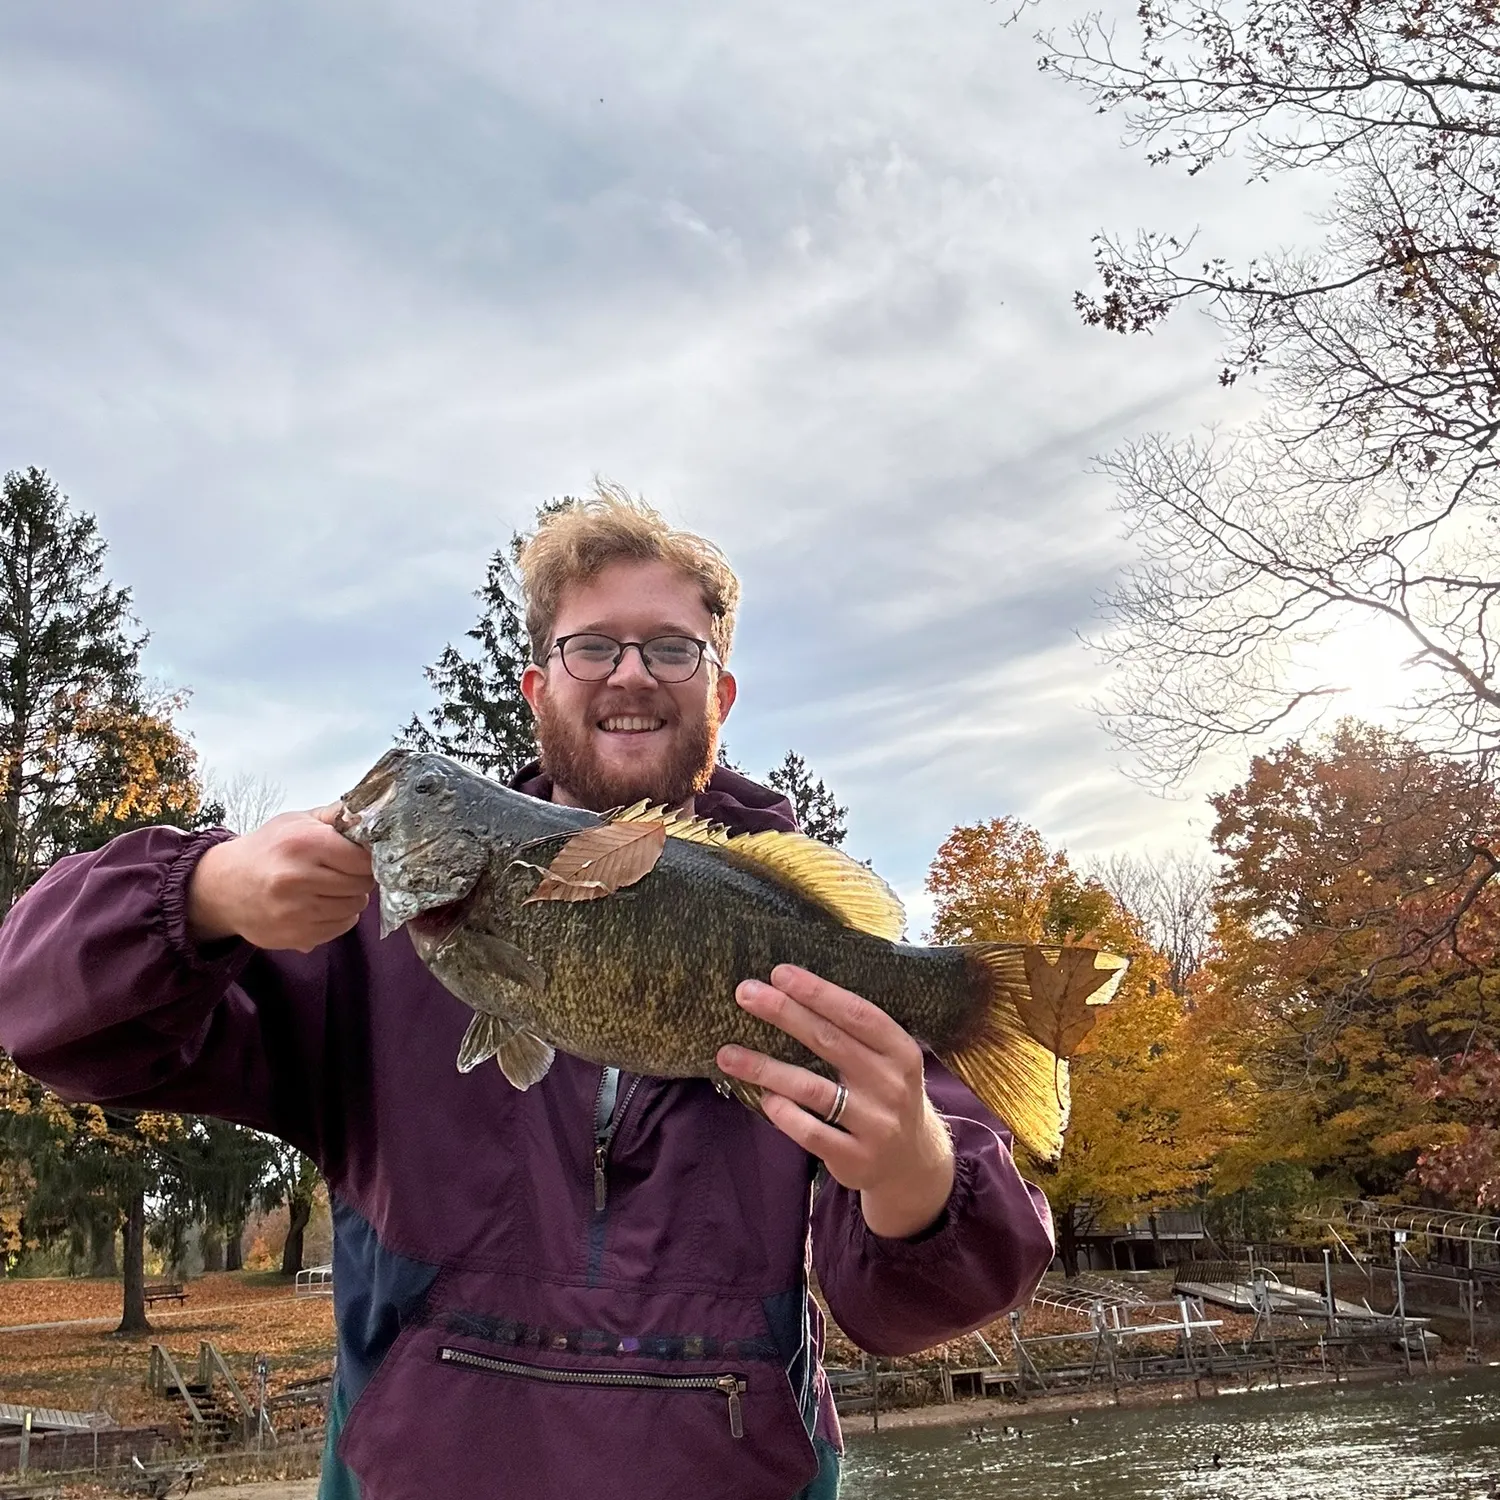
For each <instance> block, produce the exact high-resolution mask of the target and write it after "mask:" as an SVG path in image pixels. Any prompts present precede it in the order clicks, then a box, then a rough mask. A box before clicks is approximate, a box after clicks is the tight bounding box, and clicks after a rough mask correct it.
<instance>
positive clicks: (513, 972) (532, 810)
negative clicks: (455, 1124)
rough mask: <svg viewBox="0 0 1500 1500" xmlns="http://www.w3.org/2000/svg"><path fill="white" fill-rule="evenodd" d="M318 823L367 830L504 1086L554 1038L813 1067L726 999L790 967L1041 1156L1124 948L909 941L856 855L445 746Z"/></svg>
mask: <svg viewBox="0 0 1500 1500" xmlns="http://www.w3.org/2000/svg"><path fill="white" fill-rule="evenodd" d="M335 827H337V828H338V829H339V831H340V832H342V833H343V834H344V836H345V837H347V838H349V839H351V840H352V841H353V842H354V843H356V844H358V845H360V846H362V847H364V848H366V849H367V850H368V851H369V854H370V861H371V868H372V872H373V875H374V878H375V881H376V884H377V887H378V891H379V896H378V900H379V909H380V930H381V936H382V938H389V937H390V936H391V935H392V934H394V933H396V932H397V931H398V930H404V931H405V933H406V935H407V937H408V939H409V940H410V942H411V944H412V946H413V947H414V949H415V950H416V953H417V956H418V957H419V958H420V959H421V961H422V962H423V964H425V965H426V967H427V968H428V969H429V970H430V971H431V973H432V974H433V975H434V976H435V977H436V978H437V979H438V980H439V981H440V983H441V984H442V985H443V986H444V987H445V988H446V989H447V990H448V991H449V992H450V993H451V994H453V995H454V996H455V997H457V999H459V1000H461V1001H462V1002H463V1003H464V1004H465V1005H467V1006H468V1007H469V1008H470V1009H471V1010H472V1011H473V1012H474V1016H473V1018H472V1020H471V1022H470V1024H469V1028H468V1030H467V1032H466V1033H465V1035H464V1039H463V1042H462V1044H461V1046H460V1048H459V1054H458V1059H457V1062H458V1067H459V1069H460V1071H462V1072H469V1071H472V1070H473V1069H474V1068H476V1067H478V1066H480V1065H481V1064H482V1063H485V1062H487V1061H489V1059H491V1058H495V1059H496V1060H497V1062H498V1064H499V1066H500V1069H501V1070H502V1071H503V1073H504V1074H505V1077H506V1078H507V1079H509V1080H510V1082H511V1083H512V1084H513V1085H514V1086H515V1087H516V1088H518V1089H527V1088H530V1087H532V1086H533V1085H535V1084H537V1083H539V1082H540V1081H541V1080H542V1079H543V1078H545V1077H546V1075H547V1072H548V1070H549V1068H550V1067H551V1066H552V1062H553V1059H554V1057H555V1055H556V1052H557V1051H558V1050H559V1049H561V1050H562V1051H565V1052H568V1053H571V1054H572V1055H574V1056H576V1057H580V1058H583V1059H585V1060H586V1061H589V1062H593V1063H597V1064H599V1065H601V1066H609V1067H617V1068H621V1069H624V1070H627V1071H629V1072H632V1073H638V1074H643V1075H646V1076H648V1077H656V1078H705V1079H708V1080H710V1081H711V1082H713V1084H714V1085H715V1086H716V1087H717V1088H718V1089H719V1090H720V1092H722V1093H727V1094H733V1095H734V1096H736V1097H738V1098H739V1099H740V1100H741V1101H742V1102H743V1103H745V1104H746V1105H747V1106H749V1107H750V1108H751V1109H755V1110H760V1108H761V1099H762V1096H761V1091H760V1090H759V1089H758V1088H756V1087H755V1086H754V1085H752V1084H748V1083H746V1082H744V1081H742V1080H739V1079H732V1078H729V1077H727V1076H726V1075H724V1074H723V1073H722V1072H720V1070H719V1068H718V1066H717V1064H716V1062H715V1058H716V1055H717V1053H718V1050H719V1048H720V1047H722V1046H724V1045H725V1044H727V1043H735V1044H737V1045H739V1046H741V1047H744V1048H749V1049H751V1050H754V1051H758V1052H762V1053H765V1054H767V1055H768V1056H771V1057H774V1058H779V1059H780V1060H782V1061H784V1062H788V1063H794V1064H796V1065H798V1066H801V1067H804V1068H808V1069H810V1070H811V1071H813V1072H816V1073H819V1074H822V1075H823V1076H825V1077H828V1078H836V1074H835V1070H834V1069H833V1067H832V1065H831V1064H829V1063H828V1062H826V1061H825V1060H824V1059H822V1058H821V1057H819V1056H817V1055H816V1054H815V1053H813V1052H812V1051H811V1050H809V1049H808V1048H807V1047H805V1046H803V1044H802V1043H801V1042H799V1041H797V1040H796V1039H794V1038H793V1037H791V1036H788V1035H787V1034H786V1033H785V1032H784V1031H782V1030H780V1029H779V1028H778V1027H775V1026H773V1025H771V1024H770V1023H769V1022H767V1021H763V1020H761V1019H759V1018H757V1017H755V1016H752V1015H750V1014H748V1013H747V1012H746V1011H745V1010H743V1009H742V1008H741V1007H740V1006H739V1005H737V1004H736V1003H735V998H734V992H735V987H736V985H737V984H738V983H739V982H740V981H741V980H744V979H752V978H753V979H761V980H766V981H769V979H770V975H771V971H772V970H773V969H774V968H775V967H776V966H777V965H778V964H783V963H785V964H796V965H800V966H801V967H803V968H805V969H808V970H810V971H811V972H812V973H814V974H817V975H819V976H821V977H822V978H824V979H826V980H829V981H830V982H832V983H833V984H836V985H840V986H842V987H843V988H845V989H847V990H851V991H853V992H854V993H855V994H858V995H861V996H863V997H864V998H865V999H867V1000H869V1001H870V1002H871V1003H873V1004H874V1005H876V1006H878V1007H879V1008H880V1009H881V1010H883V1011H885V1012H886V1014H887V1015H889V1016H891V1017H892V1018H893V1019H894V1020H895V1021H896V1022H898V1023H899V1024H900V1025H901V1026H902V1027H903V1028H904V1029H905V1030H906V1031H908V1032H909V1033H910V1034H911V1035H912V1036H914V1037H915V1038H917V1039H918V1040H919V1041H920V1042H921V1043H922V1044H923V1045H924V1046H926V1047H927V1048H929V1049H930V1050H931V1052H932V1054H933V1055H934V1056H935V1057H936V1058H937V1059H938V1060H939V1061H940V1062H941V1063H942V1064H943V1065H944V1066H945V1067H947V1068H948V1069H950V1070H951V1071H952V1072H953V1073H954V1074H956V1075H957V1076H958V1077H959V1078H960V1079H962V1081H963V1082H964V1083H965V1084H967V1085H968V1087H969V1088H970V1089H971V1090H972V1091H973V1092H974V1093H975V1094H976V1095H977V1096H978V1097H979V1098H980V1100H981V1101H982V1102H983V1103H984V1104H985V1105H986V1107H987V1108H989V1109H990V1110H991V1111H992V1112H993V1113H994V1114H996V1115H998V1116H999V1117H1000V1118H1001V1119H1002V1120H1003V1121H1004V1122H1005V1123H1006V1124H1007V1125H1008V1126H1009V1128H1010V1130H1011V1132H1012V1134H1013V1136H1014V1137H1015V1139H1016V1140H1017V1141H1018V1142H1019V1143H1020V1144H1021V1145H1022V1146H1023V1147H1024V1148H1025V1149H1026V1150H1027V1152H1029V1153H1030V1155H1031V1156H1032V1157H1033V1158H1035V1159H1036V1160H1038V1161H1040V1162H1050V1161H1055V1160H1056V1159H1057V1157H1058V1156H1059V1155H1060V1153H1061V1149H1062V1143H1063V1131H1064V1129H1065V1127H1066V1123H1067V1115H1068V1088H1067V1066H1066V1058H1067V1057H1068V1056H1069V1055H1070V1054H1071V1053H1072V1052H1073V1051H1075V1050H1076V1049H1077V1047H1078V1045H1079V1044H1080V1043H1081V1042H1082V1040H1083V1038H1084V1037H1085V1036H1086V1035H1087V1034H1088V1031H1089V1030H1090V1028H1091V1027H1092V1025H1093V1024H1094V1019H1095V1016H1096V1015H1097V1013H1098V1008H1099V1006H1100V1005H1102V1004H1105V1003H1107V1002H1108V1000H1109V999H1110V998H1111V997H1112V996H1113V994H1114V993H1115V991H1116V989H1117V988H1118V986H1119V983H1120V980H1121V978H1122V976H1123V974H1124V972H1125V967H1126V964H1127V962H1128V961H1127V960H1126V959H1125V958H1123V957H1121V956H1119V955H1116V954H1112V953H1107V952H1102V951H1097V950H1094V949H1091V948H1084V947H1053V946H1048V945H1043V944H1034V943H996V942H985V943H965V944H944V945H937V946H923V945H920V944H912V943H907V942H904V941H902V936H903V931H904V926H905V913H904V911H903V909H902V906H901V902H900V900H899V898H898V897H897V896H896V895H895V893H894V892H893V891H892V890H891V888H890V887H889V886H888V885H887V884H886V883H885V881H883V880H882V879H881V878H880V877H879V876H878V875H877V874H875V873H874V872H873V871H872V870H870V869H869V868H868V867H866V866H865V865H862V864H860V863H859V862H858V861H857V860H854V859H852V858H850V857H849V856H848V855H847V854H845V853H843V852H842V851H841V850H838V849H835V848H833V847H831V846H829V845H827V844H823V843H819V842H818V841H817V840H815V839H811V838H808V837H806V836H804V835H802V834H797V833H783V832H760V833H731V832H730V831H728V830H727V829H725V828H723V827H722V826H719V825H716V824H714V823H711V822H708V821H706V820H704V819H700V818H697V817H692V816H687V815H683V814H680V813H674V812H670V811H668V810H667V809H665V808H661V807H651V806H649V805H648V804H647V803H645V802H640V803H637V804H635V805H634V806H632V807H626V808H619V809H616V810H614V811H612V812H608V813H603V814H597V813H591V812H585V811H582V810H580V809H577V808H571V807H564V806H561V805H558V804H556V803H552V802H543V801H541V800H539V799H537V798H535V797H528V796H526V795H524V794H523V793H520V792H516V791H513V790H512V789H511V788H509V787H505V786H502V785H500V784H499V783H498V782H495V781H492V780H490V779H489V778H488V777H485V776H481V775H479V774H478V773H476V772H474V771H472V770H469V769H468V768H467V767H465V766H462V765H460V764H459V763H457V762H456V761H453V760H450V759H448V758H447V757H446V756H442V755H437V754H432V753H427V752H418V751H413V750H408V749H402V748H398V749H394V750H390V751H387V752H386V754H384V755H383V756H382V757H381V758H380V760H379V761H377V762H376V764H375V765H374V766H373V767H372V768H371V769H370V771H369V772H368V773H367V774H366V775H365V776H364V777H363V778H362V779H361V780H360V782H359V783H358V785H357V786H355V787H354V788H353V789H352V790H351V791H350V792H349V793H348V794H347V795H346V796H345V797H344V798H343V799H342V809H341V810H340V812H339V813H338V815H337V819H336V822H335Z"/></svg>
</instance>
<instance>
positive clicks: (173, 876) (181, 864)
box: [157, 828, 250, 972]
mask: <svg viewBox="0 0 1500 1500" xmlns="http://www.w3.org/2000/svg"><path fill="white" fill-rule="evenodd" d="M233 837H234V834H232V833H231V832H230V831H229V830H228V829H227V828H205V829H204V830H203V831H202V832H201V833H194V834H191V835H189V836H188V838H187V839H186V840H185V841H184V842H183V845H182V847H181V849H179V850H178V851H177V856H176V858H175V859H173V860H172V861H171V862H170V863H169V864H168V865H167V867H166V868H165V869H164V870H163V871H162V879H161V890H160V893H159V896H158V901H157V910H158V911H159V912H160V914H161V924H162V931H163V935H164V936H165V937H166V940H167V946H168V947H169V948H170V949H171V950H172V952H173V953H175V954H176V955H177V957H178V958H180V959H181V960H182V962H183V963H185V964H186V965H187V966H188V967H189V968H190V969H195V970H198V971H200V972H202V971H207V970H213V969H219V968H222V967H223V965H224V963H225V960H227V959H233V958H236V957H238V956H239V954H240V953H241V952H242V951H244V950H245V949H248V947H249V946H250V945H249V944H248V943H246V942H245V941H244V939H243V938H237V937H229V938H222V939H220V940H219V941H217V942H213V943H195V942H194V941H193V939H192V937H191V936H190V935H189V933H188V920H187V889H188V882H189V881H190V880H191V879H192V878H193V871H194V870H195V869H197V867H198V861H199V860H200V859H202V858H203V856H204V855H205V854H206V853H207V852H208V851H209V850H210V849H212V848H213V847H214V845H216V844H225V843H228V842H229V840H230V839H232V838H233Z"/></svg>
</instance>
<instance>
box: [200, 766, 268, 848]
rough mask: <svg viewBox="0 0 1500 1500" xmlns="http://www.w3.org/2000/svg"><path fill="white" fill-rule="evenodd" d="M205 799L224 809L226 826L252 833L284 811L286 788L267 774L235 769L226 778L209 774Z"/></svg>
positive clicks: (236, 830)
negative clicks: (270, 778) (222, 778)
mask: <svg viewBox="0 0 1500 1500" xmlns="http://www.w3.org/2000/svg"><path fill="white" fill-rule="evenodd" d="M203 800H204V801H205V802H217V803H218V805H219V806H220V807H221V808H223V810H224V826H225V827H226V828H232V829H233V830H234V831H235V832H236V833H251V832H253V831H254V830H255V829H257V828H259V827H260V825H261V824H262V823H265V822H267V821H269V820H270V819H271V818H274V817H275V816H276V814H277V813H279V812H280V811H281V809H282V806H283V805H284V804H285V802H286V788H285V787H283V786H282V785H281V784H280V783H279V782H276V781H270V780H268V779H267V778H266V777H264V776H256V775H253V774H252V773H251V772H249V771H236V772H235V774H234V775H233V776H231V777H230V778H229V779H228V780H227V781H223V780H220V779H219V777H217V776H213V775H210V776H209V777H208V778H207V780H206V782H205V786H204V798H203Z"/></svg>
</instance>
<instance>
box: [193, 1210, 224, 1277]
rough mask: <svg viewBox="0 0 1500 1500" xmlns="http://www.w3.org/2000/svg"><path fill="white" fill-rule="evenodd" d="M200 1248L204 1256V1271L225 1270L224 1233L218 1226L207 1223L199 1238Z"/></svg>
mask: <svg viewBox="0 0 1500 1500" xmlns="http://www.w3.org/2000/svg"><path fill="white" fill-rule="evenodd" d="M198 1248H199V1250H200V1251H201V1252H202V1254H203V1270H204V1273H205V1274H207V1273H208V1272H209V1271H222V1270H223V1269H224V1233H223V1231H222V1230H221V1229H220V1227H219V1226H218V1225H217V1224H210V1223H207V1222H205V1223H204V1225H203V1228H202V1230H201V1232H200V1233H199V1237H198Z"/></svg>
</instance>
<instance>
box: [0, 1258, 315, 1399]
mask: <svg viewBox="0 0 1500 1500" xmlns="http://www.w3.org/2000/svg"><path fill="white" fill-rule="evenodd" d="M187 1291H188V1300H187V1301H186V1302H185V1303H183V1304H181V1305H180V1306H181V1311H178V1307H179V1304H177V1303H157V1305H156V1307H155V1308H154V1309H152V1312H151V1323H152V1328H153V1331H152V1332H151V1333H150V1334H145V1335H139V1336H131V1337H121V1336H119V1335H117V1334H115V1333H113V1332H112V1331H111V1329H110V1328H109V1327H107V1326H96V1327H76V1328H51V1329H45V1330H38V1331H35V1332H24V1333H18V1332H7V1331H6V1330H7V1329H9V1328H14V1327H15V1326H16V1325H18V1324H27V1323H41V1322H58V1321H62V1320H65V1319H73V1318H98V1317H110V1318H118V1316H119V1311H120V1283H119V1282H118V1281H91V1280H83V1279H61V1278H58V1279H37V1280H22V1281H0V1402H17V1403H21V1404H25V1405H34V1406H60V1407H65V1408H68V1409H73V1410H85V1411H93V1410H104V1411H108V1412H110V1413H111V1415H113V1416H114V1418H115V1419H116V1420H117V1421H118V1422H120V1423H121V1424H122V1425H127V1426H128V1425H133V1424H136V1423H156V1422H160V1423H173V1422H175V1421H176V1420H177V1418H178V1416H179V1414H180V1412H181V1407H180V1404H179V1403H177V1402H174V1401H170V1400H167V1399H165V1398H161V1397H153V1396H152V1395H151V1394H150V1393H149V1392H148V1391H147V1390H146V1388H145V1383H146V1366H147V1359H148V1356H149V1351H150V1346H151V1344H152V1342H153V1341H156V1342H159V1343H161V1344H164V1345H165V1346H166V1348H167V1350H168V1352H170V1353H171V1355H172V1356H173V1358H174V1359H175V1360H176V1362H177V1364H178V1367H179V1368H180V1369H182V1370H183V1373H184V1375H185V1376H186V1377H187V1378H188V1379H192V1378H193V1376H192V1370H193V1368H195V1367H196V1363H197V1358H198V1343H199V1340H201V1339H211V1340H212V1341H213V1343H214V1344H216V1345H217V1346H218V1349H219V1352H220V1353H221V1354H223V1356H224V1358H225V1360H226V1362H227V1363H228V1365H229V1367H230V1369H231V1370H233V1371H234V1374H235V1377H236V1378H237V1379H238V1380H240V1381H241V1383H242V1385H243V1386H244V1388H245V1390H246V1393H247V1394H250V1393H251V1391H252V1390H253V1369H254V1363H255V1356H256V1355H257V1354H264V1355H266V1356H267V1357H268V1358H269V1360H270V1362H271V1370H270V1387H269V1388H270V1391H271V1393H272V1394H273V1395H274V1394H276V1393H278V1392H279V1391H281V1390H284V1389H285V1388H286V1386H287V1385H289V1384H290V1383H291V1382H293V1381H297V1380H305V1379H308V1378H311V1377H313V1376H316V1375H322V1374H326V1373H327V1372H328V1370H329V1368H330V1367H331V1365H332V1363H333V1344H334V1336H333V1302H332V1299H331V1298H328V1297H294V1296H293V1295H292V1288H291V1286H290V1284H289V1283H288V1282H286V1281H284V1280H283V1279H282V1278H281V1277H280V1276H275V1275H266V1274H264V1273H258V1272H250V1273H239V1272H229V1273H222V1274H218V1275H209V1276H201V1277H199V1278H198V1279H196V1280H194V1281H191V1282H189V1283H188V1284H187Z"/></svg>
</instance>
